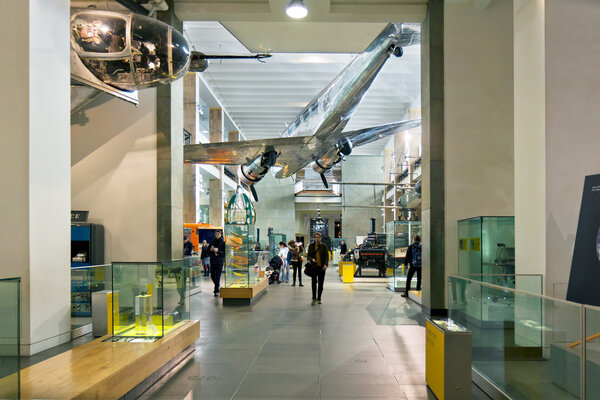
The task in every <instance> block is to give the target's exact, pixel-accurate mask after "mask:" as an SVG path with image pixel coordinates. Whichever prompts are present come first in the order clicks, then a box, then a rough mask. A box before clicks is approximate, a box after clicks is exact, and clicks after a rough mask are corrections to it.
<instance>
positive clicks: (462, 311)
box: [448, 275, 582, 399]
mask: <svg viewBox="0 0 600 400" xmlns="http://www.w3.org/2000/svg"><path fill="white" fill-rule="evenodd" d="M448 284H449V287H448V312H449V317H450V318H452V319H453V320H455V321H457V322H459V323H460V324H461V325H463V326H465V327H466V328H467V329H469V330H470V331H471V332H472V347H473V349H472V357H473V358H472V366H473V368H475V369H476V370H477V371H478V372H479V373H480V374H482V375H483V376H484V377H486V378H487V379H488V380H490V381H491V382H492V383H493V384H495V385H496V386H497V387H498V388H500V389H501V390H502V391H504V392H505V393H506V394H508V395H509V396H510V398H513V399H577V398H579V385H580V377H579V371H580V366H579V365H580V363H579V360H580V358H579V357H581V350H580V349H579V350H578V349H576V348H573V347H572V344H573V343H574V342H576V341H577V340H579V339H580V337H581V334H582V332H581V326H582V325H581V324H582V321H581V315H582V314H581V312H580V310H581V306H580V305H578V304H575V303H570V302H566V301H562V300H558V299H553V298H550V297H544V296H540V295H535V294H531V293H525V292H521V291H517V290H514V289H509V288H506V287H503V286H497V285H491V284H488V283H485V282H481V281H479V280H472V279H466V278H464V277H459V276H454V275H450V276H449V278H448ZM473 310H475V311H473ZM478 310H481V311H478Z"/></svg>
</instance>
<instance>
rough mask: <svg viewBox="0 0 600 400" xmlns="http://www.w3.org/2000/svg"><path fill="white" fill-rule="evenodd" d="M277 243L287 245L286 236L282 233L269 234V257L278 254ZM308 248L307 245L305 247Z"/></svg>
mask: <svg viewBox="0 0 600 400" xmlns="http://www.w3.org/2000/svg"><path fill="white" fill-rule="evenodd" d="M279 242H284V243H287V240H286V235H285V234H284V233H271V234H270V235H269V251H270V252H271V257H275V256H276V255H277V254H279ZM306 248H308V245H306Z"/></svg>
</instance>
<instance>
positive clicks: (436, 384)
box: [425, 318, 471, 400]
mask: <svg viewBox="0 0 600 400" xmlns="http://www.w3.org/2000/svg"><path fill="white" fill-rule="evenodd" d="M425 337H426V340H425V382H426V383H427V386H429V388H430V389H431V391H432V392H433V394H435V396H436V397H437V398H438V399H439V400H462V399H468V398H469V396H470V392H471V332H470V331H468V330H467V329H465V328H464V327H462V326H460V325H458V324H456V323H454V321H452V320H451V319H447V318H444V319H429V318H428V319H427V320H426V321H425Z"/></svg>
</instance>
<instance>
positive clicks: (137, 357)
mask: <svg viewBox="0 0 600 400" xmlns="http://www.w3.org/2000/svg"><path fill="white" fill-rule="evenodd" d="M199 336H200V323H199V322H198V321H187V322H185V323H183V324H182V325H181V326H180V327H179V328H177V329H175V330H174V331H172V332H170V333H168V334H167V335H166V336H165V337H163V338H161V339H159V340H157V341H156V342H151V343H123V342H104V341H103V340H105V339H108V338H110V335H107V336H104V337H101V338H99V339H96V340H94V341H93V342H90V343H86V344H84V345H82V346H79V347H77V348H75V349H73V350H70V351H67V352H64V353H62V354H59V355H57V356H54V357H52V358H49V359H47V360H45V361H42V362H40V363H38V364H35V365H32V366H31V367H28V368H25V369H24V370H22V371H21V399H75V398H77V399H119V398H121V397H123V396H125V395H127V394H128V393H130V392H131V391H132V390H134V389H135V388H136V387H137V386H138V385H140V384H142V383H143V382H144V381H146V380H147V379H148V378H150V377H151V376H152V375H153V374H154V373H155V372H156V371H158V370H160V369H161V368H163V367H164V366H167V365H168V364H169V363H170V362H171V361H172V360H173V359H176V358H178V357H179V359H180V360H182V359H184V357H181V353H182V352H184V351H187V350H188V349H189V351H193V345H194V341H196V339H198V338H199ZM170 366H171V367H174V366H175V365H170ZM161 372H162V371H161ZM158 378H160V377H157V379H158Z"/></svg>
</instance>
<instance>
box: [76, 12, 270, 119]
mask: <svg viewBox="0 0 600 400" xmlns="http://www.w3.org/2000/svg"><path fill="white" fill-rule="evenodd" d="M268 57H271V55H270V54H250V55H207V54H204V53H201V52H197V51H191V50H190V46H189V44H188V42H187V40H186V39H185V37H184V36H183V35H182V34H181V33H180V32H178V31H177V30H176V29H173V28H172V27H171V26H169V25H167V24H165V23H163V22H161V21H157V20H156V19H154V18H151V17H148V16H145V15H141V14H136V13H133V12H129V13H122V12H116V11H101V10H94V9H73V10H72V11H71V112H74V111H77V110H78V109H80V108H82V107H83V106H85V105H86V104H88V103H89V102H90V101H91V100H93V99H94V98H95V97H97V96H98V95H99V94H100V93H103V92H104V93H108V94H110V95H112V96H115V97H118V98H120V99H123V100H125V101H128V102H130V103H133V104H135V105H137V104H138V103H139V102H138V94H137V90H138V89H142V88H145V87H152V86H158V85H161V84H167V83H170V82H172V81H174V80H176V79H179V78H181V77H182V76H184V75H185V74H186V73H187V72H202V71H204V70H206V68H208V66H209V61H208V60H209V59H241V58H252V59H256V60H258V61H261V60H262V59H264V58H268Z"/></svg>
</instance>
